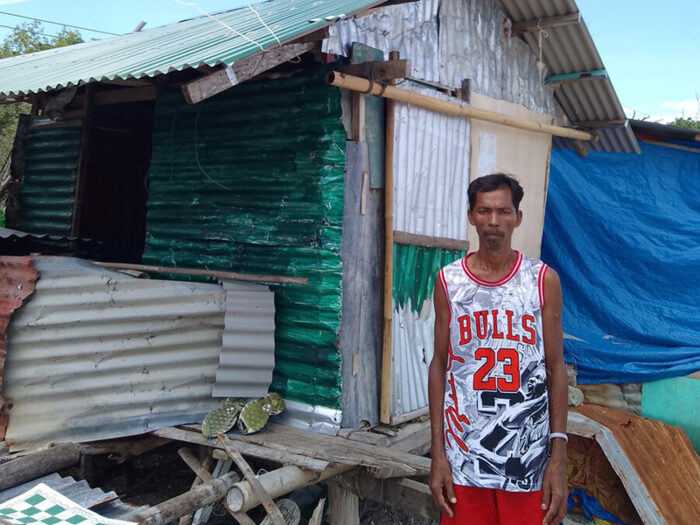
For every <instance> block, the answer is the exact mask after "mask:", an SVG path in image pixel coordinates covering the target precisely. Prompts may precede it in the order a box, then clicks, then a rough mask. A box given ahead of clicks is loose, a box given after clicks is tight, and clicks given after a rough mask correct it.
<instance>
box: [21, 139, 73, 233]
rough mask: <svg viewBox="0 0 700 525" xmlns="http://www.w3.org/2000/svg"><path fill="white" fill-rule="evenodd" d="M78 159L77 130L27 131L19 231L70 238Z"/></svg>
mask: <svg viewBox="0 0 700 525" xmlns="http://www.w3.org/2000/svg"><path fill="white" fill-rule="evenodd" d="M79 157H80V127H77V126H76V127H65V128H54V129H44V130H40V129H34V130H31V131H30V132H29V134H28V135H27V137H26V138H25V139H24V178H23V179H22V189H21V190H20V194H19V229H20V230H22V231H26V232H30V233H35V234H37V235H51V236H56V237H70V235H71V221H72V218H73V209H74V207H75V182H76V179H77V176H78V158H79Z"/></svg>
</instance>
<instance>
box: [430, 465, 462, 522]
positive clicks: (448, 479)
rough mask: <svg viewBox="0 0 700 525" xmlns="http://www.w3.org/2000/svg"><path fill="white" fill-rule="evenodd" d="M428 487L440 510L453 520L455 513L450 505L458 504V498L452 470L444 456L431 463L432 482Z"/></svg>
mask: <svg viewBox="0 0 700 525" xmlns="http://www.w3.org/2000/svg"><path fill="white" fill-rule="evenodd" d="M428 485H429V486H430V492H432V493H433V499H434V500H435V504H436V505H437V506H438V508H439V509H440V510H441V511H442V512H444V513H445V514H447V515H448V516H449V517H450V518H453V517H454V513H453V512H452V507H451V506H450V503H451V504H455V503H457V498H455V490H454V487H453V486H452V469H451V468H450V464H449V463H448V461H447V458H446V457H445V456H444V455H438V457H436V458H433V460H432V462H431V463H430V482H429V483H428ZM448 502H449V503H448Z"/></svg>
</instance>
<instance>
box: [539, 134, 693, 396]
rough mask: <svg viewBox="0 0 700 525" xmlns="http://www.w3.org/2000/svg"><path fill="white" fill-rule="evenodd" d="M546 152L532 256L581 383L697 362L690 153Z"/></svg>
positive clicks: (677, 370) (668, 372)
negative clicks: (555, 304) (559, 297)
mask: <svg viewBox="0 0 700 525" xmlns="http://www.w3.org/2000/svg"><path fill="white" fill-rule="evenodd" d="M641 148H642V154H641V155H634V154H627V155H626V154H617V153H602V152H590V153H589V155H588V157H587V158H585V159H581V158H579V157H578V156H577V155H576V153H574V152H573V151H568V150H553V151H552V159H551V168H550V183H549V192H548V196H547V208H546V213H545V225H544V236H543V243H542V259H543V260H544V261H545V262H547V263H548V264H550V265H551V266H552V267H553V268H554V269H556V270H557V271H558V273H559V275H560V278H561V282H562V289H563V293H564V308H563V316H562V319H563V323H564V332H565V333H566V334H567V335H566V336H565V340H564V353H565V357H566V360H567V362H570V363H574V364H575V366H576V368H577V371H578V380H579V382H581V383H603V382H613V383H628V382H645V381H651V380H656V379H662V378H666V377H673V376H681V375H687V374H690V373H692V372H694V371H696V370H698V369H700V307H699V303H700V155H699V154H697V153H693V152H688V151H680V150H676V149H671V148H668V147H663V146H653V145H649V144H641Z"/></svg>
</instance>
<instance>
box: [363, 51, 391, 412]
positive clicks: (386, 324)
mask: <svg viewBox="0 0 700 525" xmlns="http://www.w3.org/2000/svg"><path fill="white" fill-rule="evenodd" d="M389 58H390V59H391V60H398V59H399V52H398V51H392V52H391V53H389ZM368 84H369V81H368ZM365 91H367V88H365ZM394 105H395V103H394V100H393V99H388V100H387V101H386V121H385V122H386V123H385V146H384V149H385V153H384V310H383V311H384V315H383V322H382V375H381V384H380V396H379V420H380V421H381V422H382V423H386V424H388V423H389V422H390V420H391V332H392V322H393V319H392V317H393V311H394V302H393V296H392V292H393V288H394Z"/></svg>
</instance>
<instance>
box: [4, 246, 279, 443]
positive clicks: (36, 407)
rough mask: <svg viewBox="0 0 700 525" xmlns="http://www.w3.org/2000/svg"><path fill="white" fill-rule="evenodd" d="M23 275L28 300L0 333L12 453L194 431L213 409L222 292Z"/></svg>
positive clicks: (119, 279) (43, 261) (101, 272)
mask: <svg viewBox="0 0 700 525" xmlns="http://www.w3.org/2000/svg"><path fill="white" fill-rule="evenodd" d="M34 264H35V267H36V269H37V271H38V272H39V274H40V279H39V281H38V282H37V287H36V291H35V293H34V295H33V296H32V298H31V300H30V301H27V303H26V304H25V305H24V307H23V308H22V309H21V310H20V311H19V312H17V314H15V315H14V316H13V319H12V322H11V323H10V327H9V329H8V353H7V360H6V363H5V385H4V389H3V395H4V396H5V398H6V400H7V401H8V406H9V405H10V402H11V403H12V406H11V409H9V410H8V412H9V415H10V420H9V425H8V427H7V432H6V435H5V440H6V441H7V443H8V445H9V446H10V447H11V448H12V449H13V450H17V449H23V448H28V447H30V446H38V445H40V444H45V443H48V442H51V441H76V442H80V441H91V440H98V439H109V438H114V437H120V436H128V435H134V434H139V433H143V432H148V431H150V430H153V429H156V428H160V427H163V426H170V425H178V424H183V423H194V422H199V421H201V420H202V418H203V417H204V415H206V413H207V412H208V411H209V410H211V409H212V408H214V407H216V406H218V401H217V400H215V399H213V398H212V384H213V383H214V377H215V374H216V369H217V365H218V362H219V355H220V353H221V349H222V332H223V329H224V315H225V308H226V306H227V305H228V304H231V303H233V297H229V300H228V301H227V302H226V301H225V300H224V293H223V288H222V287H221V286H219V285H217V284H203V283H188V282H178V281H163V280H156V279H136V278H133V277H130V276H128V275H125V274H123V273H119V272H115V271H110V270H107V269H104V268H101V267H97V266H95V265H92V264H90V263H89V262H86V261H82V260H80V259H72V258H66V257H36V258H35V259H34ZM263 288H264V287H263ZM267 293H270V292H267ZM247 300H248V299H247V297H242V298H241V301H247ZM235 306H237V307H238V308H239V309H240V307H241V304H240V303H239V304H237V305H235ZM260 315H261V316H263V317H267V316H269V315H270V312H269V311H267V310H265V311H260ZM231 335H232V334H231ZM249 335H250V334H249ZM262 339H265V338H262ZM265 340H266V339H265ZM249 343H250V344H249V346H251V347H256V346H258V347H261V348H262V347H264V346H265V345H256V344H255V342H254V341H253V342H250V341H249ZM269 351H271V349H268V352H269ZM266 359H268V357H267V356H264V355H263V356H261V357H260V360H261V361H265V360H266ZM267 386H268V385H267V384H265V385H264V387H263V386H259V385H255V388H256V391H257V389H258V388H260V387H261V388H264V389H265V390H266V389H267Z"/></svg>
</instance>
